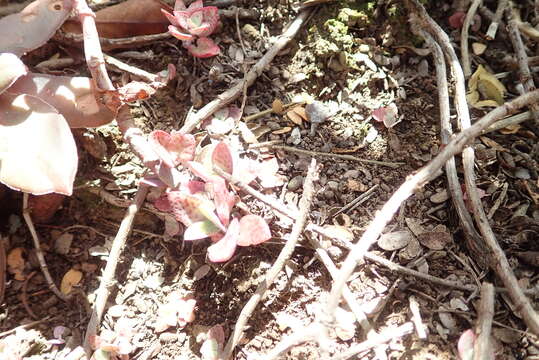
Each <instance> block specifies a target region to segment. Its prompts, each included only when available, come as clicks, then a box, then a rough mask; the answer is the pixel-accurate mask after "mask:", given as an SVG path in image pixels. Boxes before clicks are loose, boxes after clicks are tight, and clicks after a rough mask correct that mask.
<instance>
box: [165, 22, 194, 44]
mask: <svg viewBox="0 0 539 360" xmlns="http://www.w3.org/2000/svg"><path fill="white" fill-rule="evenodd" d="M168 32H169V33H170V35H172V36H174V37H175V38H176V39H178V40H182V41H193V40H195V37H194V36H193V35H191V34H186V33H184V32H181V31H180V29H179V27H176V26H174V25H170V26H169V27H168Z"/></svg>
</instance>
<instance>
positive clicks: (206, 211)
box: [187, 196, 226, 232]
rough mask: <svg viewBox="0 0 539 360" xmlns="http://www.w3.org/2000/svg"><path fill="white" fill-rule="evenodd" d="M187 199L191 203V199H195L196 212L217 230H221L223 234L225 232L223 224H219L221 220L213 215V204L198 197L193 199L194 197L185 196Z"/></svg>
mask: <svg viewBox="0 0 539 360" xmlns="http://www.w3.org/2000/svg"><path fill="white" fill-rule="evenodd" d="M187 198H188V199H189V200H190V201H192V198H194V199H197V201H199V202H198V203H197V210H198V211H199V212H200V213H201V214H202V215H204V217H205V218H206V219H208V220H209V221H211V222H212V223H213V224H214V225H215V226H217V227H218V228H219V229H221V231H223V232H225V231H226V228H225V226H224V225H223V223H222V222H221V219H219V216H217V215H216V214H215V204H214V203H213V202H212V201H210V200H208V199H203V198H200V197H195V196H190V197H189V196H187Z"/></svg>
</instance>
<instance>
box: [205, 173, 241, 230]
mask: <svg viewBox="0 0 539 360" xmlns="http://www.w3.org/2000/svg"><path fill="white" fill-rule="evenodd" d="M206 190H207V191H208V192H209V193H210V195H211V197H212V198H213V200H214V202H215V210H216V212H217V216H219V219H220V220H221V222H222V223H223V225H224V226H228V223H229V221H230V212H231V211H232V208H233V207H234V205H235V204H236V197H235V196H234V194H233V193H231V192H230V191H228V188H227V186H226V181H225V179H223V178H222V177H220V176H217V175H215V176H212V177H211V179H210V181H208V182H207V183H206Z"/></svg>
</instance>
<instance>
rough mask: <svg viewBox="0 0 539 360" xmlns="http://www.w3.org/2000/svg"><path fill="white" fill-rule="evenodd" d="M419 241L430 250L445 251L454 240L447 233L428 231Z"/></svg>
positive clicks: (419, 237)
mask: <svg viewBox="0 0 539 360" xmlns="http://www.w3.org/2000/svg"><path fill="white" fill-rule="evenodd" d="M417 240H418V241H419V242H420V243H421V245H423V246H425V247H427V248H428V249H430V250H443V249H445V248H446V247H447V246H448V245H449V244H450V243H451V242H452V241H453V238H452V237H451V234H449V233H448V232H445V231H444V232H435V231H427V232H424V233H423V234H421V235H419V236H418V237H417Z"/></svg>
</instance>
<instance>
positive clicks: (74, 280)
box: [60, 269, 82, 295]
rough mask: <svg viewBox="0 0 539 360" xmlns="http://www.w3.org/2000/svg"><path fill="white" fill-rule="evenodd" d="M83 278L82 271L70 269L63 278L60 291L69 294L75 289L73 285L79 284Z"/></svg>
mask: <svg viewBox="0 0 539 360" xmlns="http://www.w3.org/2000/svg"><path fill="white" fill-rule="evenodd" d="M81 280H82V272H80V271H78V270H75V269H70V270H69V271H68V272H66V273H65V275H64V277H63V278H62V283H61V284H60V291H61V292H62V294H65V295H67V294H69V293H70V292H71V290H72V289H73V286H75V285H78V284H79V283H80V281H81Z"/></svg>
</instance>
